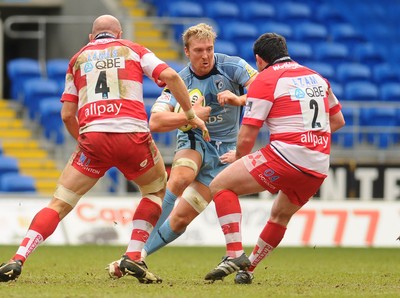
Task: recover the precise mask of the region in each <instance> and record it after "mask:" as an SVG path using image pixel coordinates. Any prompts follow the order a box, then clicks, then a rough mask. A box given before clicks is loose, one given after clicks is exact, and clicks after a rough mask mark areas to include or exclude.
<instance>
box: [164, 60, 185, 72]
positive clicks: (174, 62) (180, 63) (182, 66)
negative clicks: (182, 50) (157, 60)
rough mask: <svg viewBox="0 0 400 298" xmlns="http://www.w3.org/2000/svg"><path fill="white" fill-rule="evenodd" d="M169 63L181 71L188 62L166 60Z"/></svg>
mask: <svg viewBox="0 0 400 298" xmlns="http://www.w3.org/2000/svg"><path fill="white" fill-rule="evenodd" d="M165 63H167V64H168V65H169V67H171V68H173V69H174V70H175V71H176V72H180V71H181V70H182V69H184V68H185V67H186V63H183V62H179V61H172V60H171V61H169V60H167V61H165Z"/></svg>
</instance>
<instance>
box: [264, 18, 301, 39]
mask: <svg viewBox="0 0 400 298" xmlns="http://www.w3.org/2000/svg"><path fill="white" fill-rule="evenodd" d="M269 32H273V33H278V34H280V35H282V36H283V37H285V39H286V41H291V40H293V39H294V34H293V29H292V27H291V26H290V25H288V24H285V23H284V22H276V21H267V22H265V23H264V24H260V25H259V27H258V34H259V35H261V34H264V33H269Z"/></svg>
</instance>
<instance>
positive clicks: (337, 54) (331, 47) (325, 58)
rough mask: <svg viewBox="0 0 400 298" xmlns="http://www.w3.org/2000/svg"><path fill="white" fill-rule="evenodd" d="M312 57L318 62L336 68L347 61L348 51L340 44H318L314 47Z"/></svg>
mask: <svg viewBox="0 0 400 298" xmlns="http://www.w3.org/2000/svg"><path fill="white" fill-rule="evenodd" d="M314 56H315V58H316V59H317V60H318V61H321V62H325V63H330V64H332V65H333V66H337V65H338V64H339V63H342V62H346V61H349V50H348V48H347V46H346V45H344V44H341V43H332V42H331V43H320V44H318V45H316V46H315V47H314Z"/></svg>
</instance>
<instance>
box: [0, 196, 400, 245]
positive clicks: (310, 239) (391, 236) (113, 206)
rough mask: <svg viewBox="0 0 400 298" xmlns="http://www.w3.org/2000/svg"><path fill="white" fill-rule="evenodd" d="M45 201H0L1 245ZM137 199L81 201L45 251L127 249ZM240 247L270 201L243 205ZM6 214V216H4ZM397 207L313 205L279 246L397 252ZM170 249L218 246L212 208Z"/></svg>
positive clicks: (252, 237)
mask: <svg viewBox="0 0 400 298" xmlns="http://www.w3.org/2000/svg"><path fill="white" fill-rule="evenodd" d="M47 202H48V199H42V198H27V197H26V196H20V197H18V196H16V197H12V198H11V197H10V198H3V199H1V200H0V210H2V212H1V213H2V214H1V217H0V245H1V244H3V245H5V244H7V245H9V244H15V245H17V244H19V242H20V241H21V239H23V237H24V235H25V233H26V230H27V228H28V226H29V223H30V221H31V219H32V218H33V216H34V215H35V214H36V212H37V211H39V210H40V209H41V208H42V206H45V205H47ZM138 202H139V197H135V198H131V197H129V198H128V197H118V198H116V197H102V198H99V197H85V198H84V199H82V200H81V202H80V203H79V204H78V205H77V206H76V208H75V209H74V210H73V211H72V212H71V213H70V214H69V215H68V216H67V217H66V218H65V219H64V220H63V221H62V222H61V223H60V224H59V226H58V228H57V230H56V232H55V233H54V234H53V235H52V236H51V237H50V238H48V239H47V240H46V244H49V245H80V244H111V245H126V243H127V241H128V240H129V238H130V234H131V230H130V227H131V218H132V215H133V213H134V211H135V208H136V206H137V204H138ZM241 202H242V211H243V218H242V231H243V243H244V245H246V246H252V245H254V244H255V242H256V240H257V238H258V235H259V233H260V232H261V230H262V228H263V227H264V225H265V223H266V221H267V219H268V217H269V215H270V214H269V213H270V210H271V206H272V200H260V199H256V198H246V199H242V200H241ZM5 211H6V212H5ZM399 215H400V205H399V204H398V203H394V202H386V203H381V202H364V201H361V202H356V201H319V200H311V201H310V202H309V203H308V204H307V205H306V206H305V207H304V208H303V209H302V210H300V211H299V212H298V213H297V214H295V215H294V216H293V218H292V221H291V222H290V224H289V227H288V230H287V233H286V236H285V238H284V240H283V241H282V244H281V245H282V246H311V247H315V246H318V247H397V246H398V245H399V243H398V241H396V239H397V237H398V236H399V235H398V234H399V233H400V226H399V225H400V221H399ZM171 245H180V246H222V245H224V237H223V235H222V232H221V230H220V227H219V224H218V219H217V217H216V213H215V208H214V204H213V203H212V204H210V205H209V207H208V208H207V209H206V210H205V211H204V212H203V213H202V214H200V215H199V216H198V217H197V218H196V219H195V220H194V221H193V222H192V223H191V225H190V226H189V227H188V229H187V231H186V232H185V233H184V234H183V235H182V236H181V237H180V238H178V239H177V240H176V241H175V242H174V243H172V244H171Z"/></svg>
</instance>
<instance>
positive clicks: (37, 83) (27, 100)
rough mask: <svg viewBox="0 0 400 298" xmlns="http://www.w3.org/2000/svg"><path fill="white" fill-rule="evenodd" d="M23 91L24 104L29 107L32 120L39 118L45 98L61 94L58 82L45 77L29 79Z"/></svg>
mask: <svg viewBox="0 0 400 298" xmlns="http://www.w3.org/2000/svg"><path fill="white" fill-rule="evenodd" d="M23 93H24V105H25V107H27V108H28V112H29V117H30V119H32V120H37V119H38V116H39V115H38V110H39V104H40V101H41V100H42V99H43V98H45V97H49V96H55V97H57V96H58V97H59V96H60V95H61V93H60V88H59V86H58V84H57V82H56V81H53V80H50V79H44V78H35V79H29V80H27V81H26V82H25V83H24V86H23Z"/></svg>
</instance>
